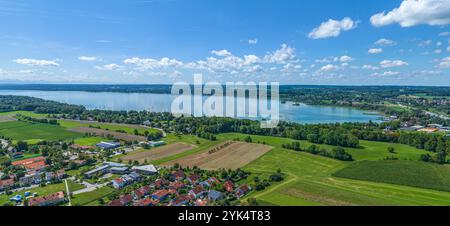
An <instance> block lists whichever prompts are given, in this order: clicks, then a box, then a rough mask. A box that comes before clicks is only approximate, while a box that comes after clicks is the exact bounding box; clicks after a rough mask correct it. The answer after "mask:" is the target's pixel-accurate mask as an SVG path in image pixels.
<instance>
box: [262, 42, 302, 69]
mask: <svg viewBox="0 0 450 226" xmlns="http://www.w3.org/2000/svg"><path fill="white" fill-rule="evenodd" d="M295 57H296V55H295V49H294V48H292V47H289V46H288V45H286V44H283V45H281V48H280V49H277V50H276V51H275V52H274V53H269V54H267V55H266V56H265V57H264V59H265V60H266V61H267V62H269V63H277V64H284V63H286V62H287V61H289V60H293V59H295Z"/></svg>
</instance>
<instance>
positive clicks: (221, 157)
mask: <svg viewBox="0 0 450 226" xmlns="http://www.w3.org/2000/svg"><path fill="white" fill-rule="evenodd" d="M227 144H228V143H227ZM271 149H272V147H270V146H267V145H263V144H253V143H243V142H231V143H230V144H229V145H224V144H221V145H219V147H214V148H213V149H210V150H208V151H205V152H201V153H198V154H195V155H189V156H186V157H184V158H181V159H177V160H174V161H170V162H167V163H165V164H164V166H172V165H173V164H175V163H179V164H180V165H181V166H183V167H193V166H197V167H199V168H202V169H209V170H215V169H222V168H223V169H237V168H241V167H243V166H245V165H247V164H248V163H250V162H252V161H253V160H255V159H257V158H259V157H261V156H262V155H264V154H265V153H267V152H268V151H270V150H271Z"/></svg>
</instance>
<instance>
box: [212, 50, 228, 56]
mask: <svg viewBox="0 0 450 226" xmlns="http://www.w3.org/2000/svg"><path fill="white" fill-rule="evenodd" d="M211 53H212V54H214V55H216V56H220V57H227V56H231V55H232V54H231V53H230V52H229V51H228V50H226V49H223V50H213V51H211Z"/></svg>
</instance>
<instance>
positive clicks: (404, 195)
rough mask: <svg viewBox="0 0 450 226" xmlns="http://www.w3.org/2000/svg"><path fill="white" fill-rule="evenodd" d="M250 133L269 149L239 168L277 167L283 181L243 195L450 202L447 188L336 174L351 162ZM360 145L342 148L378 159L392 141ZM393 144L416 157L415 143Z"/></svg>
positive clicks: (257, 172) (260, 171)
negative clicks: (282, 174)
mask: <svg viewBox="0 0 450 226" xmlns="http://www.w3.org/2000/svg"><path fill="white" fill-rule="evenodd" d="M246 136H247V135H244V134H235V133H229V134H220V135H218V136H217V139H218V141H221V142H225V141H228V140H234V139H237V138H239V139H241V140H243V139H244V138H245V137H246ZM251 138H252V140H253V142H254V143H258V142H259V143H263V142H265V143H266V144H267V145H270V146H272V147H274V148H273V149H272V150H271V151H269V152H267V153H266V154H265V155H263V156H261V157H260V158H258V159H256V160H255V161H253V162H251V163H249V164H248V165H246V166H245V167H243V169H244V170H246V171H249V172H251V173H252V174H251V176H250V177H249V179H248V180H249V181H251V180H252V178H253V177H255V176H258V177H259V178H263V177H267V176H269V175H270V174H272V173H274V172H275V171H276V170H277V169H281V171H282V172H283V173H284V174H285V180H284V181H282V182H280V183H276V184H274V185H272V186H270V187H268V188H267V189H265V190H263V191H258V192H256V191H253V192H251V193H250V194H249V195H248V196H246V197H245V198H248V197H253V198H256V199H257V201H258V203H260V204H261V205H281V206H289V205H307V206H312V205H449V203H450V192H444V191H438V190H431V189H424V188H418V187H412V186H404V185H398V184H390V183H385V182H384V183H383V182H373V181H364V180H355V179H346V178H339V177H335V176H333V174H334V173H335V172H337V171H339V170H341V169H343V168H345V167H348V166H350V165H351V164H354V163H347V162H342V161H338V160H334V159H330V158H325V157H321V156H316V155H311V154H308V153H304V152H296V151H291V150H287V149H283V148H281V145H282V144H285V143H291V142H293V140H291V139H287V138H278V137H267V136H251ZM301 143H302V145H303V147H307V146H308V145H311V143H309V142H307V141H301ZM362 144H363V146H364V148H362V149H348V148H346V151H349V152H350V151H352V152H354V153H356V154H358V155H359V157H358V161H364V160H371V161H374V160H381V159H382V158H383V156H385V155H387V154H389V153H388V152H387V150H386V149H385V147H386V146H390V145H392V144H388V143H382V142H370V141H362ZM394 145H398V144H394ZM327 147H328V146H327ZM398 147H399V148H401V150H399V151H398V153H397V156H398V157H399V158H400V159H410V158H413V159H415V157H416V156H417V157H418V156H419V153H420V152H422V150H419V151H418V150H417V149H414V148H409V149H408V148H406V147H407V146H403V145H399V146H398ZM396 148H397V146H396ZM198 153H201V151H200V152H198ZM354 153H352V154H354ZM414 161H415V160H414ZM175 162H176V161H175ZM356 162H357V161H356ZM399 162H401V161H399ZM445 167H449V166H445Z"/></svg>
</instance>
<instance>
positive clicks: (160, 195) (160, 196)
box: [152, 189, 169, 201]
mask: <svg viewBox="0 0 450 226" xmlns="http://www.w3.org/2000/svg"><path fill="white" fill-rule="evenodd" d="M168 196H169V190H165V189H164V190H158V191H155V192H153V194H152V199H154V200H159V201H162V200H164V199H165V198H167V197H168Z"/></svg>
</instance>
